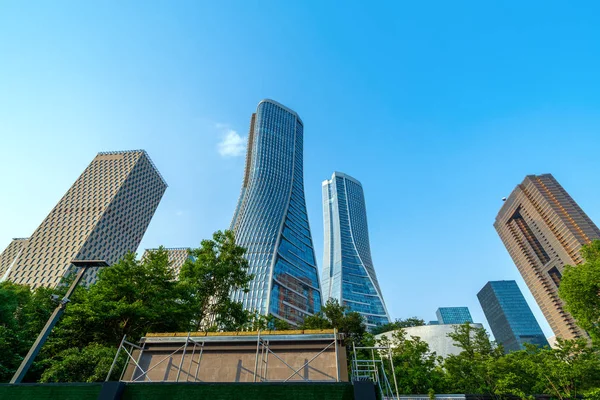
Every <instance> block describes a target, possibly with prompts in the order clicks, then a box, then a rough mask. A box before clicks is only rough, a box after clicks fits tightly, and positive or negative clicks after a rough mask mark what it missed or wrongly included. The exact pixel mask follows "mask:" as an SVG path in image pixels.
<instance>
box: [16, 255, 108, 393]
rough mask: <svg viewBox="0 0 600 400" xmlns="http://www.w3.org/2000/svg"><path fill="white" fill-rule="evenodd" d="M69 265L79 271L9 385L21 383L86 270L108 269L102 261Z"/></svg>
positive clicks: (80, 261)
mask: <svg viewBox="0 0 600 400" xmlns="http://www.w3.org/2000/svg"><path fill="white" fill-rule="evenodd" d="M71 264H73V265H74V266H76V267H78V268H79V271H78V272H77V275H76V276H75V279H74V280H73V283H71V286H70V287H69V290H67V293H66V294H65V296H64V297H63V298H62V299H61V301H60V303H58V306H57V307H56V309H55V310H54V312H53V313H52V315H51V316H50V318H49V319H48V322H46V326H44V329H42V331H41V332H40V334H39V335H38V337H37V339H36V340H35V342H34V343H33V345H32V346H31V348H30V349H29V352H28V353H27V355H26V356H25V358H24V359H23V362H21V365H20V366H19V369H17V372H15V374H14V375H13V377H12V379H11V380H10V383H21V381H22V380H23V377H25V374H26V373H27V371H28V370H29V367H30V366H31V363H32V362H33V360H35V357H36V356H37V355H38V353H39V352H40V349H41V348H42V346H43V345H44V343H45V342H46V339H48V336H50V332H52V328H54V325H56V323H57V322H58V320H59V319H60V317H61V315H62V314H63V313H64V312H65V307H66V306H67V303H68V302H69V297H71V295H72V294H73V291H74V290H75V288H76V287H77V285H78V284H79V282H80V281H81V278H83V275H84V274H85V273H86V271H87V270H88V268H98V267H108V263H107V262H106V261H104V260H73V261H71Z"/></svg>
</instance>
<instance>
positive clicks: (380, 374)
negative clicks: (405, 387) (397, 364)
mask: <svg viewBox="0 0 600 400" xmlns="http://www.w3.org/2000/svg"><path fill="white" fill-rule="evenodd" d="M357 350H358V351H357ZM361 350H362V353H363V354H364V353H366V354H367V358H360V357H359V354H360V352H361ZM352 352H353V355H352V370H351V373H352V382H355V381H371V382H373V383H375V385H376V386H377V387H378V388H379V392H380V394H381V398H382V399H399V398H400V397H399V394H398V382H397V380H396V372H395V370H394V361H393V360H392V350H391V348H390V347H389V346H374V347H357V346H355V345H354V343H353V344H352ZM382 355H383V356H384V357H382ZM386 358H387V360H389V363H390V367H391V371H392V377H393V378H394V388H395V391H394V390H392V386H391V384H390V381H389V379H388V377H387V374H386V372H385V364H384V360H385V359H386Z"/></svg>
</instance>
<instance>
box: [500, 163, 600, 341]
mask: <svg viewBox="0 0 600 400" xmlns="http://www.w3.org/2000/svg"><path fill="white" fill-rule="evenodd" d="M494 227H495V228H496V231H498V234H499V235H500V238H501V239H502V241H503V242H504V245H505V246H506V249H507V250H508V252H509V253H510V256H511V257H512V259H513V261H514V262H515V264H516V265H517V268H518V269H519V272H520V273H521V275H522V276H523V279H524V280H525V283H526V284H527V286H528V287H529V290H530V291H531V294H532V295H533V297H534V298H535V300H536V301H537V303H538V305H539V306H540V308H541V309H542V312H543V313H544V316H545V317H546V320H547V321H548V323H549V324H550V327H551V328H552V330H553V331H554V334H555V335H556V336H559V337H562V338H564V339H572V338H576V337H586V338H587V334H586V333H585V331H583V330H582V329H580V328H579V327H578V326H577V325H576V323H575V320H574V319H573V317H572V316H571V315H570V314H569V313H568V312H567V311H565V310H564V305H563V303H562V301H561V300H560V298H559V297H558V286H559V285H560V280H561V278H562V272H563V269H564V266H565V265H577V264H581V263H582V262H583V261H584V260H583V258H582V257H581V255H580V253H579V251H580V249H581V246H583V245H584V244H587V243H590V242H591V241H592V240H595V239H600V230H599V229H598V227H597V226H596V225H595V224H594V223H593V222H592V220H591V219H590V218H589V217H588V216H587V215H586V214H585V213H584V212H583V210H582V209H581V208H580V207H579V206H578V205H577V203H575V201H574V200H573V199H572V198H571V196H569V194H568V193H567V192H566V191H565V190H564V189H563V187H562V186H561V185H560V184H559V183H558V182H557V181H556V179H554V177H553V176H552V175H550V174H543V175H528V176H527V177H525V179H524V180H523V182H522V183H521V184H520V185H518V186H517V187H516V188H515V190H514V191H513V192H512V193H511V194H510V196H509V197H508V199H507V200H506V202H505V203H504V205H503V206H502V208H501V209H500V212H499V213H498V215H497V216H496V222H495V223H494Z"/></svg>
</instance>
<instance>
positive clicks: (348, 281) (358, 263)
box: [322, 172, 390, 327]
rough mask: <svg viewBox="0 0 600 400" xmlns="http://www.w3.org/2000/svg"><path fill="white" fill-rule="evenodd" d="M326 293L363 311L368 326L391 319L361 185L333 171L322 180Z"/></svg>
mask: <svg viewBox="0 0 600 400" xmlns="http://www.w3.org/2000/svg"><path fill="white" fill-rule="evenodd" d="M323 226H324V228H325V235H324V238H325V245H324V249H323V279H322V281H323V294H324V296H325V299H329V298H334V299H337V300H338V302H339V303H340V304H344V305H346V306H348V307H349V308H350V310H352V311H356V312H358V313H360V314H361V315H362V316H363V317H364V318H365V322H366V324H367V326H368V327H373V326H375V325H380V324H385V323H388V322H390V318H389V315H388V313H387V310H386V308H385V303H384V302H383V296H382V294H381V289H380V288H379V283H378V282H377V276H376V275H375V269H374V268H373V261H372V260H371V246H370V245H369V230H368V228H367V209H366V206H365V196H364V193H363V189H362V185H361V184H360V182H359V181H357V180H356V179H354V178H352V177H350V176H348V175H346V174H342V173H340V172H334V173H333V176H332V177H331V180H328V181H324V182H323Z"/></svg>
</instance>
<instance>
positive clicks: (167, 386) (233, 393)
mask: <svg viewBox="0 0 600 400" xmlns="http://www.w3.org/2000/svg"><path fill="white" fill-rule="evenodd" d="M138 399H144V400H153V399H156V400H164V399H209V400H221V399H227V400H229V399H243V400H279V399H281V400H329V399H331V400H353V399H354V391H353V388H352V384H350V383H286V384H279V383H205V384H194V383H189V384H188V383H179V384H176V383H155V384H152V383H135V384H130V385H127V387H126V388H125V393H124V394H123V400H138Z"/></svg>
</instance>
